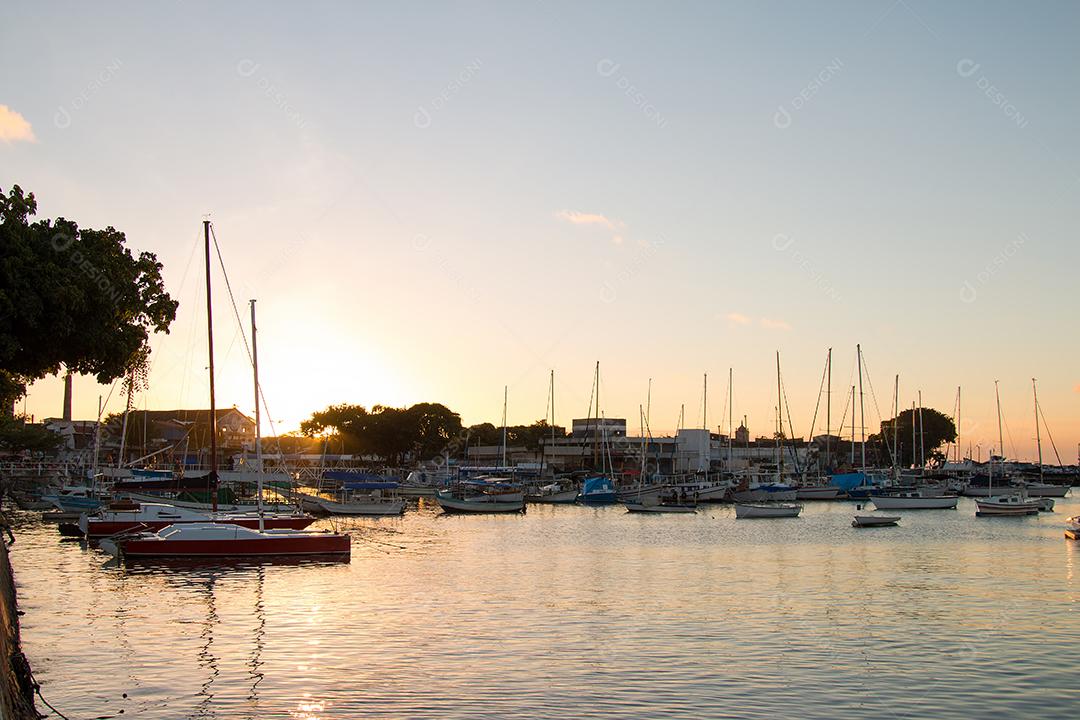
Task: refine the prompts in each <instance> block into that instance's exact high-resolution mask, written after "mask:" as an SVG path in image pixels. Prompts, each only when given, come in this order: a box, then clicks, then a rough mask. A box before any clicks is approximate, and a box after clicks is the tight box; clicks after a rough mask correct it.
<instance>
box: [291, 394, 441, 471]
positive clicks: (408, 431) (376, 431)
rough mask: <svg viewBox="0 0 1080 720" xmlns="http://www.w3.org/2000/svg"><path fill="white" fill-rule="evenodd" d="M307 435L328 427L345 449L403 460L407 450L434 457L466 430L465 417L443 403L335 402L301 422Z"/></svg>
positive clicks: (423, 456) (302, 430)
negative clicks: (367, 404)
mask: <svg viewBox="0 0 1080 720" xmlns="http://www.w3.org/2000/svg"><path fill="white" fill-rule="evenodd" d="M300 431H301V432H302V433H303V434H304V435H307V436H309V437H310V436H313V435H318V434H320V433H324V432H326V431H330V432H332V433H333V434H335V435H337V436H339V437H340V438H341V440H342V446H343V448H344V451H345V452H348V453H360V454H371V455H378V456H380V457H382V458H385V459H387V460H389V461H392V462H400V461H401V459H402V458H403V457H404V455H405V454H406V453H412V454H413V455H414V456H416V457H420V458H433V457H435V456H437V455H439V454H440V453H442V452H443V451H444V450H445V449H446V448H447V447H448V446H449V445H451V444H452V443H453V442H455V441H456V439H457V438H458V437H459V436H460V435H461V434H462V429H461V417H460V416H459V415H458V414H457V413H455V412H453V411H451V410H450V409H449V408H447V407H446V406H445V405H441V404H439V403H417V404H416V405H412V406H410V407H407V408H394V407H387V406H384V405H375V406H373V407H372V408H371V410H370V411H368V410H367V409H366V408H364V407H363V406H361V405H347V404H346V405H331V406H330V407H328V408H326V409H325V410H322V411H319V412H316V413H313V414H312V416H311V418H310V419H308V420H305V421H304V422H302V423H301V424H300Z"/></svg>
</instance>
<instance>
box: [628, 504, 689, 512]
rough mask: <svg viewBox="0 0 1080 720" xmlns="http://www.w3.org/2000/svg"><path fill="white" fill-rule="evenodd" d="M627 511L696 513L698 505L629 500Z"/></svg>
mask: <svg viewBox="0 0 1080 720" xmlns="http://www.w3.org/2000/svg"><path fill="white" fill-rule="evenodd" d="M625 504H626V511H627V512H632V513H696V512H697V505H679V504H677V503H656V504H652V503H636V502H627V503H625Z"/></svg>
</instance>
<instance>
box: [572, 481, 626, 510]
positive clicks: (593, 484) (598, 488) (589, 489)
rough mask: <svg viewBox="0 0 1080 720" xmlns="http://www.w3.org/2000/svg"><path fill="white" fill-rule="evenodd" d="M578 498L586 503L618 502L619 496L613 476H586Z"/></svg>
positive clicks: (606, 503)
mask: <svg viewBox="0 0 1080 720" xmlns="http://www.w3.org/2000/svg"><path fill="white" fill-rule="evenodd" d="M578 500H579V501H580V502H583V503H585V504H586V505H612V504H614V503H616V502H618V500H619V496H618V493H616V492H615V483H613V482H612V481H611V478H608V477H603V476H598V477H591V478H585V484H584V485H583V486H582V488H581V494H580V495H578Z"/></svg>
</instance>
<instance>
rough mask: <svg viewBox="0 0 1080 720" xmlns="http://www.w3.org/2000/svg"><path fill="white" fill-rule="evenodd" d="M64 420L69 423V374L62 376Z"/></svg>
mask: <svg viewBox="0 0 1080 720" xmlns="http://www.w3.org/2000/svg"><path fill="white" fill-rule="evenodd" d="M64 420H65V421H67V422H71V373H70V372H68V373H67V374H66V375H64Z"/></svg>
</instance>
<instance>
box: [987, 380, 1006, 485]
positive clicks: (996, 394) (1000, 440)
mask: <svg viewBox="0 0 1080 720" xmlns="http://www.w3.org/2000/svg"><path fill="white" fill-rule="evenodd" d="M994 398H995V399H996V400H997V416H998V457H1000V458H1001V475H1002V477H1004V476H1005V436H1004V435H1002V434H1001V393H1000V391H999V390H998V381H997V380H995V381H994ZM993 468H994V453H992V452H991V453H990V469H991V470H992V469H993Z"/></svg>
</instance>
